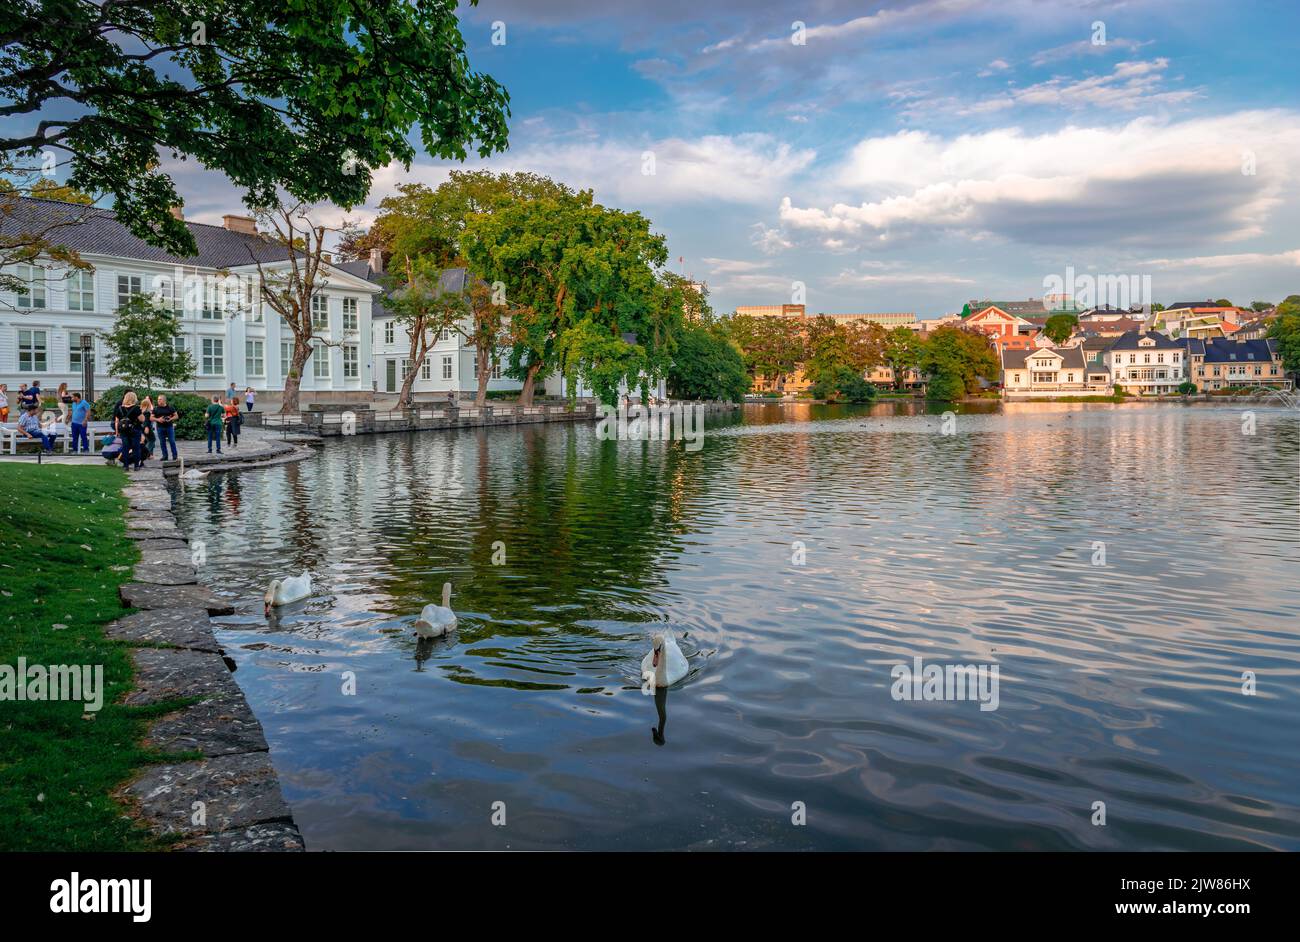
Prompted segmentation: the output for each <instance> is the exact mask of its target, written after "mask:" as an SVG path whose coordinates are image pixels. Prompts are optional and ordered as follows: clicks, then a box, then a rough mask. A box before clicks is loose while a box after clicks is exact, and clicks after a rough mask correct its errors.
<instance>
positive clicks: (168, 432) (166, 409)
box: [153, 396, 180, 461]
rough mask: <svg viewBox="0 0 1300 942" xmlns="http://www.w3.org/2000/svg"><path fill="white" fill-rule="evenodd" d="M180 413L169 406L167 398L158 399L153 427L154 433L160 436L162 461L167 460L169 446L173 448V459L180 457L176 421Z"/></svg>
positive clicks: (154, 410) (154, 408)
mask: <svg viewBox="0 0 1300 942" xmlns="http://www.w3.org/2000/svg"><path fill="white" fill-rule="evenodd" d="M179 417H180V413H178V412H177V411H176V407H175V406H169V405H168V404H167V397H166V396H159V397H158V405H156V406H154V407H153V427H154V432H155V433H156V434H157V435H158V442H159V447H160V448H162V460H163V461H166V460H167V445H168V444H170V445H171V446H172V459H173V460H175V459H177V458H179V457H180V453H179V452H177V451H176V420H177V418H179Z"/></svg>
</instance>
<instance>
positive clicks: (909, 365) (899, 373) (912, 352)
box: [881, 327, 923, 390]
mask: <svg viewBox="0 0 1300 942" xmlns="http://www.w3.org/2000/svg"><path fill="white" fill-rule="evenodd" d="M922 346H923V344H922V342H921V338H920V336H919V335H918V334H917V333H916V331H914V330H912V329H911V328H909V327H895V328H894V329H893V330H891V331H889V333H887V334H886V335H885V338H884V347H883V349H882V350H881V357H882V359H883V360H884V363H885V365H886V366H888V367H889V368H890V370H891V371H892V372H893V375H894V389H896V390H899V389H902V388H903V385H904V383H906V382H907V373H908V371H909V370H914V369H919V368H920V360H921V348H922Z"/></svg>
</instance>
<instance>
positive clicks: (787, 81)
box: [178, 0, 1300, 317]
mask: <svg viewBox="0 0 1300 942" xmlns="http://www.w3.org/2000/svg"><path fill="white" fill-rule="evenodd" d="M796 21H799V22H802V23H803V24H804V31H803V33H802V35H801V36H798V34H797V30H796V28H795V27H794V26H793V25H792V24H794V23H795V22H796ZM496 22H500V23H504V25H505V43H504V44H503V45H494V44H493V43H492V36H493V24H494V23H496ZM1097 23H1100V24H1102V25H1101V26H1100V27H1097V26H1094V24H1097ZM462 26H463V31H464V33H465V36H466V40H467V43H468V46H469V50H470V57H471V62H472V63H473V65H474V67H475V68H478V69H480V70H482V71H486V72H488V73H490V74H492V75H493V76H494V77H496V78H497V79H498V80H500V81H502V82H503V83H504V84H505V85H506V87H507V88H508V89H509V91H510V94H511V99H512V111H513V117H512V119H511V147H510V150H509V151H508V152H507V153H505V154H503V155H499V156H496V157H494V158H492V159H490V160H487V161H472V162H471V164H470V165H471V166H487V167H490V168H497V169H528V170H535V171H538V172H542V173H546V174H549V175H551V176H554V177H556V178H559V179H562V180H564V181H565V182H567V183H569V184H571V185H573V186H575V187H592V188H594V189H595V191H596V195H597V197H598V199H600V200H601V201H602V202H605V203H608V204H611V205H616V206H619V207H622V208H625V209H636V210H640V211H641V212H643V213H645V214H646V215H647V216H648V217H649V218H650V219H651V220H652V221H653V223H654V225H655V227H656V229H657V230H658V231H660V232H662V233H664V234H665V235H666V236H667V237H668V241H669V249H670V252H671V254H672V257H673V266H674V268H675V269H678V270H680V271H682V272H683V273H685V274H689V275H692V276H694V277H696V278H697V279H700V280H703V281H705V282H706V283H707V284H708V285H709V287H710V293H711V297H712V301H713V304H714V307H715V308H716V309H719V310H730V309H731V308H733V307H734V306H736V305H740V304H764V303H781V302H787V301H790V300H791V297H792V292H793V291H794V290H795V288H794V285H795V283H796V282H798V283H802V285H803V286H804V291H805V293H806V301H807V304H808V305H809V309H810V310H812V311H835V312H849V311H915V312H916V313H917V314H919V315H920V316H923V317H933V316H937V315H940V314H943V313H945V312H950V311H956V310H960V308H961V305H962V303H963V302H964V301H965V300H966V299H968V298H973V297H979V298H983V297H994V298H1008V299H1014V298H1028V297H1030V296H1038V295H1041V294H1042V293H1043V290H1044V289H1043V283H1044V279H1045V278H1047V277H1049V276H1051V275H1053V274H1055V275H1057V276H1058V277H1063V276H1064V274H1065V271H1066V268H1067V266H1071V267H1072V268H1073V269H1074V270H1075V271H1076V272H1078V273H1083V274H1087V273H1094V274H1097V275H1138V276H1150V279H1151V285H1152V293H1153V295H1154V297H1153V298H1152V299H1141V300H1156V301H1162V302H1165V303H1168V302H1170V301H1173V300H1182V299H1186V298H1199V297H1215V298H1217V297H1221V296H1226V297H1228V298H1230V299H1232V300H1233V301H1235V302H1237V303H1242V304H1244V303H1248V302H1250V301H1251V300H1255V299H1263V300H1273V301H1276V300H1279V299H1280V298H1281V297H1282V296H1284V295H1286V294H1290V293H1296V292H1300V223H1297V219H1298V218H1300V217H1298V216H1297V209H1298V208H1300V207H1298V206H1297V202H1298V201H1297V180H1296V172H1297V170H1298V169H1300V167H1297V160H1298V158H1297V155H1300V110H1297V103H1296V94H1295V89H1296V86H1297V82H1296V78H1295V66H1294V62H1295V60H1296V58H1297V51H1298V50H1297V46H1300V4H1297V3H1295V2H1294V0H1278V2H1259V3H1251V4H1242V5H1238V4H1225V3H1210V2H1148V3H1143V2H1118V3H1110V2H1091V3H1089V2H1053V0H1039V2H1032V3H1031V2H1027V0H889V2H885V3H863V2H857V3H849V2H841V0H815V2H804V3H774V2H765V0H748V2H741V0H715V2H712V3H701V2H699V0H689V2H688V0H659V2H656V3H653V4H650V3H643V2H623V0H600V2H597V0H546V2H544V3H543V2H537V0H483V2H482V3H480V4H479V5H478V6H477V7H475V8H467V9H466V10H464V11H463V12H462ZM499 32H500V31H499V29H498V30H497V33H498V35H499ZM796 36H798V38H802V40H803V41H802V43H796V42H793V41H792V37H796ZM1102 39H1104V42H1101V41H1100V40H1102ZM647 154H652V155H653V169H654V172H653V173H652V174H650V173H646V172H643V170H644V169H645V168H646V166H647V158H646V155H647ZM448 169H449V166H448V165H447V164H445V163H440V162H437V161H431V160H428V159H423V160H419V161H417V162H416V164H415V165H414V166H412V168H411V169H410V170H409V171H406V170H404V169H402V168H401V167H389V168H384V169H383V170H381V171H379V172H378V173H377V175H376V182H375V189H374V191H373V193H372V201H371V208H370V209H366V208H361V209H357V210H354V211H353V212H352V213H351V218H354V219H361V220H362V221H365V220H366V219H368V218H369V217H370V216H372V215H373V205H374V203H377V201H378V199H380V198H382V196H384V195H386V194H387V193H389V192H392V189H393V187H394V185H395V184H396V183H398V182H401V181H402V180H404V179H412V178H414V179H419V180H423V181H425V182H428V183H430V184H431V185H433V184H436V183H438V182H440V181H441V180H442V179H445V176H446V172H447V170H448ZM178 180H179V182H180V183H181V187H182V192H183V194H184V195H185V196H186V200H187V215H188V216H189V217H190V218H197V219H203V220H205V221H218V220H219V217H220V215H221V214H222V213H223V212H230V211H232V210H235V211H237V207H238V194H237V193H234V192H233V191H231V190H230V189H229V188H228V186H227V185H225V184H224V181H222V180H221V179H220V178H216V179H214V178H213V177H212V175H210V174H205V173H203V172H201V171H196V170H195V169H194V168H193V167H192V165H188V166H187V167H186V169H185V170H184V171H183V173H182V175H181V176H180V177H179V178H178ZM679 257H680V258H681V259H682V260H683V261H682V262H681V263H680V264H679V263H678V262H677V259H678V258H679Z"/></svg>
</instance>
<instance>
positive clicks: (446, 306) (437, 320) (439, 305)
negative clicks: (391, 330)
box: [384, 257, 469, 409]
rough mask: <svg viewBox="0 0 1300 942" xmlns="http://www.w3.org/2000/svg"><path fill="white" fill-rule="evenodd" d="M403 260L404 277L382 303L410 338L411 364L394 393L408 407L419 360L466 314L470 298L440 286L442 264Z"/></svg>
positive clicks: (411, 397)
mask: <svg viewBox="0 0 1300 942" xmlns="http://www.w3.org/2000/svg"><path fill="white" fill-rule="evenodd" d="M405 261H406V271H405V275H406V278H405V281H404V282H403V283H402V284H401V286H400V287H398V288H396V289H395V290H393V291H392V292H390V293H389V294H388V296H387V298H385V300H384V307H385V308H386V309H387V310H388V311H389V312H391V313H392V315H393V322H394V323H395V324H397V325H399V326H400V327H401V328H402V329H403V331H404V332H405V333H406V336H407V337H408V338H409V339H410V349H409V352H408V354H407V362H408V363H409V364H410V368H409V369H408V370H406V375H404V376H403V377H402V390H401V392H400V393H399V394H398V397H397V403H398V405H399V406H401V407H403V408H408V409H409V408H410V407H411V405H412V402H413V396H412V395H411V387H412V386H413V385H414V384H415V378H416V377H417V376H419V375H420V364H421V363H423V362H424V358H425V357H426V356H428V355H429V349H430V348H431V347H432V346H433V345H434V343H436V342H437V338H438V335H439V334H440V333H441V332H442V331H443V330H444V329H447V328H450V327H451V326H452V325H453V324H455V323H456V322H457V321H459V320H461V319H462V318H464V317H466V316H467V315H468V314H469V302H468V300H467V299H466V297H465V296H464V295H463V294H461V293H459V292H455V291H443V290H441V285H440V282H439V278H440V276H441V275H442V268H441V267H440V266H438V265H437V264H435V263H434V262H433V261H431V260H430V259H428V258H420V259H417V260H414V261H413V260H412V259H410V258H409V257H408V258H407V259H405Z"/></svg>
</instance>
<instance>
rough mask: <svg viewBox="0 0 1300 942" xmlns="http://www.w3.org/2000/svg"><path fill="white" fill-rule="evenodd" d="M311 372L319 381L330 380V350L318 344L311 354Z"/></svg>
mask: <svg viewBox="0 0 1300 942" xmlns="http://www.w3.org/2000/svg"><path fill="white" fill-rule="evenodd" d="M311 372H312V375H313V376H315V377H316V378H317V379H329V378H330V348H329V347H326V346H324V345H322V344H317V345H316V349H315V350H313V351H312V354H311Z"/></svg>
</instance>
